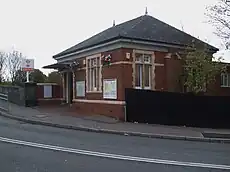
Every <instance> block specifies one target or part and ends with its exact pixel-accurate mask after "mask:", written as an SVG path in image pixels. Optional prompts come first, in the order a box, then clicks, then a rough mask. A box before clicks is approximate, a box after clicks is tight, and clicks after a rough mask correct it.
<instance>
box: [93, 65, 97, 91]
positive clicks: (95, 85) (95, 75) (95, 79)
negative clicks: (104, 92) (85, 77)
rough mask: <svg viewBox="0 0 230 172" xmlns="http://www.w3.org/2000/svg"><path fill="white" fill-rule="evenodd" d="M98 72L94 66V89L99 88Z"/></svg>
mask: <svg viewBox="0 0 230 172" xmlns="http://www.w3.org/2000/svg"><path fill="white" fill-rule="evenodd" d="M96 81H97V73H96V68H93V89H94V90H95V88H97V82H96Z"/></svg>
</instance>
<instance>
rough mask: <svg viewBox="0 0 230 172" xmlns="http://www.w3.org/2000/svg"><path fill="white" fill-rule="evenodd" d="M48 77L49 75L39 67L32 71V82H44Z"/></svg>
mask: <svg viewBox="0 0 230 172" xmlns="http://www.w3.org/2000/svg"><path fill="white" fill-rule="evenodd" d="M46 79H47V76H46V75H45V74H44V73H43V72H42V71H40V70H39V69H34V71H33V72H31V73H30V81H32V82H36V83H44V82H45V81H46Z"/></svg>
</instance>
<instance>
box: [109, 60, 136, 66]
mask: <svg viewBox="0 0 230 172" xmlns="http://www.w3.org/2000/svg"><path fill="white" fill-rule="evenodd" d="M119 64H133V62H131V61H119V62H113V63H111V64H110V65H119Z"/></svg>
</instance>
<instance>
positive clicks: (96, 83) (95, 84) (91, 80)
mask: <svg viewBox="0 0 230 172" xmlns="http://www.w3.org/2000/svg"><path fill="white" fill-rule="evenodd" d="M86 67H87V91H101V88H100V85H101V83H100V78H101V77H100V71H101V60H100V57H95V58H89V59H87V66H86Z"/></svg>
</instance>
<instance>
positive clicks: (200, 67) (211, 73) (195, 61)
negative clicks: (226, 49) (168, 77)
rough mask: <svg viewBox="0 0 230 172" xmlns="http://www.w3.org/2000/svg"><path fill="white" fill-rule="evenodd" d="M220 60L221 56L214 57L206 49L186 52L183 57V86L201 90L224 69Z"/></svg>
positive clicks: (196, 91) (191, 89) (192, 89)
mask: <svg viewBox="0 0 230 172" xmlns="http://www.w3.org/2000/svg"><path fill="white" fill-rule="evenodd" d="M221 60H222V58H218V59H214V57H213V56H212V53H210V52H208V51H207V50H206V49H197V50H195V51H190V52H188V53H187V56H186V58H185V73H186V75H187V77H186V82H185V86H186V87H187V88H188V89H189V90H190V91H191V92H194V93H198V92H203V91H204V90H205V88H206V87H207V85H208V84H210V83H211V82H213V81H215V78H216V76H217V75H218V74H220V73H221V72H224V71H225V70H226V66H225V65H224V64H223V63H221Z"/></svg>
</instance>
